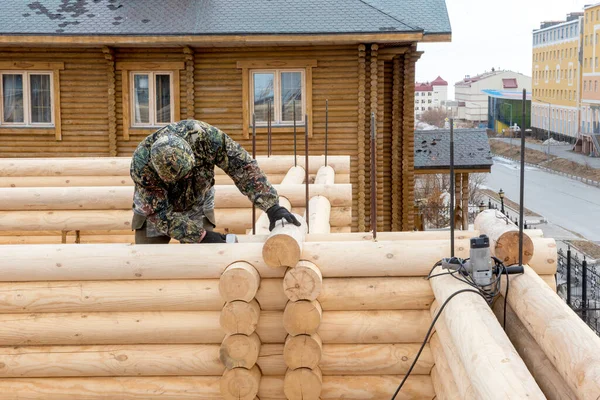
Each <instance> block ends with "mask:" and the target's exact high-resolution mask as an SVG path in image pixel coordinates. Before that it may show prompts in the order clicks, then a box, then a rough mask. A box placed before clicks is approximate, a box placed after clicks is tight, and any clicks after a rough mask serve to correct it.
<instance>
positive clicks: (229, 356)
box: [219, 333, 261, 369]
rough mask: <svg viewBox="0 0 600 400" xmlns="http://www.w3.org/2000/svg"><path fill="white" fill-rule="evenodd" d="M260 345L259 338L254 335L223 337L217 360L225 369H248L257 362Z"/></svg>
mask: <svg viewBox="0 0 600 400" xmlns="http://www.w3.org/2000/svg"><path fill="white" fill-rule="evenodd" d="M260 344H261V343H260V338H259V337H258V335H257V334H256V333H252V334H251V335H240V334H236V335H228V336H225V339H223V343H222V344H221V348H220V350H219V359H220V360H221V362H222V363H223V365H225V368H227V369H233V368H246V369H250V368H252V367H253V366H254V365H255V364H256V361H257V360H258V354H259V352H260Z"/></svg>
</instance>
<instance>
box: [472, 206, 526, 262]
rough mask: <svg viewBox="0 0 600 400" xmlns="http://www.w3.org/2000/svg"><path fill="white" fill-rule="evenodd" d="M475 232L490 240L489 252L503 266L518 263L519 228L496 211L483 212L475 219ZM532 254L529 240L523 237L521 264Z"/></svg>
mask: <svg viewBox="0 0 600 400" xmlns="http://www.w3.org/2000/svg"><path fill="white" fill-rule="evenodd" d="M475 230H478V231H479V232H481V234H484V235H487V236H488V237H489V238H490V250H491V252H492V255H493V256H496V257H498V258H499V259H500V260H502V262H504V264H505V265H511V264H516V263H518V262H519V228H518V227H517V226H516V225H515V224H514V223H513V222H511V221H510V220H508V219H507V218H506V217H505V216H504V215H503V214H502V213H501V212H499V211H497V210H485V211H483V212H481V213H479V215H477V218H475ZM533 254H534V246H533V242H532V241H531V238H530V237H529V236H528V235H526V234H524V235H523V264H528V263H529V261H530V260H531V257H532V256H533Z"/></svg>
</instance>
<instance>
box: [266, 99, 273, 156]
mask: <svg viewBox="0 0 600 400" xmlns="http://www.w3.org/2000/svg"><path fill="white" fill-rule="evenodd" d="M271 112H272V111H271V100H269V101H267V157H271V115H272V114H271Z"/></svg>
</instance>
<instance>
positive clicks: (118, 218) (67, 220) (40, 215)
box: [0, 207, 352, 233]
mask: <svg viewBox="0 0 600 400" xmlns="http://www.w3.org/2000/svg"><path fill="white" fill-rule="evenodd" d="M132 217H133V212H132V211H131V210H57V211H0V232H2V231H3V230H14V229H15V228H17V227H18V228H19V229H21V230H24V231H29V232H30V233H32V232H36V231H49V230H56V229H58V230H66V231H75V230H79V231H86V230H125V229H128V228H129V229H131V219H132ZM215 218H216V224H217V228H219V229H224V228H228V229H230V230H235V231H238V232H244V231H245V230H246V229H247V228H248V227H251V226H252V209H250V208H221V209H216V210H215ZM351 220H352V210H351V209H350V208H349V207H334V208H332V210H331V220H330V223H331V224H332V225H333V226H348V225H349V224H350V223H351Z"/></svg>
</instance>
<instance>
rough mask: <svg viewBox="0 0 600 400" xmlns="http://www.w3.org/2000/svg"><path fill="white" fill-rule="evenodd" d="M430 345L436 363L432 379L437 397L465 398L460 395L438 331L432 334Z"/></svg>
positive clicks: (449, 398) (449, 399)
mask: <svg viewBox="0 0 600 400" xmlns="http://www.w3.org/2000/svg"><path fill="white" fill-rule="evenodd" d="M429 346H430V347H431V353H432V354H433V359H434V360H435V365H434V366H433V369H432V370H431V381H432V382H433V387H434V388H435V394H436V398H440V399H448V400H451V399H459V398H464V397H460V394H459V392H458V387H457V386H456V383H455V382H454V376H453V374H452V369H451V367H450V365H449V363H448V360H447V359H446V355H445V354H444V350H443V349H442V345H441V344H440V340H439V339H438V334H437V332H435V333H434V334H433V335H432V336H431V340H430V341H429Z"/></svg>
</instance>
